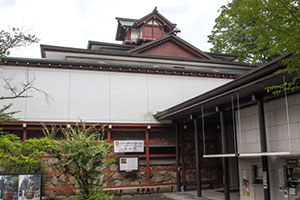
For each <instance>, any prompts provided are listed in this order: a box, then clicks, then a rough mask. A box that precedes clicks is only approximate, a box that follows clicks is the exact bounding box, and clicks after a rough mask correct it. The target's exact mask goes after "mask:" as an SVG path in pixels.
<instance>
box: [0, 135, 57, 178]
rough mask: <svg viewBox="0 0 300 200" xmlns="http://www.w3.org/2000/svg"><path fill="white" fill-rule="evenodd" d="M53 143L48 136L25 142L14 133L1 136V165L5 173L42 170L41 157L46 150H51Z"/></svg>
mask: <svg viewBox="0 0 300 200" xmlns="http://www.w3.org/2000/svg"><path fill="white" fill-rule="evenodd" d="M51 149H52V144H51V142H50V140H49V139H48V138H41V139H28V140H26V141H24V142H22V141H21V140H20V138H19V137H18V136H16V135H14V134H4V133H2V134H1V136H0V166H1V169H2V170H1V171H2V172H5V173H34V172H42V171H43V165H42V163H41V160H40V159H39V157H40V156H42V155H43V154H44V153H45V152H47V151H51Z"/></svg>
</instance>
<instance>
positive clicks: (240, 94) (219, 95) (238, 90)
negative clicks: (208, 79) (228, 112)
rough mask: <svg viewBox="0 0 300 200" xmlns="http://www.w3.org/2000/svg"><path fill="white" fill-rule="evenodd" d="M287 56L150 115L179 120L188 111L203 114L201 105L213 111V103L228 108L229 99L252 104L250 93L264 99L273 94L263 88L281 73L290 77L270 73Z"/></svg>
mask: <svg viewBox="0 0 300 200" xmlns="http://www.w3.org/2000/svg"><path fill="white" fill-rule="evenodd" d="M288 56H289V55H285V56H282V57H279V58H278V59H275V60H273V61H271V62H269V63H267V64H265V65H263V66H261V67H257V68H255V69H253V70H251V71H249V72H248V73H245V74H243V75H242V76H240V77H239V78H237V79H236V80H234V81H231V82H229V83H227V84H225V85H222V86H220V87H218V88H216V89H213V90H211V91H209V92H206V93H204V94H202V95H199V96H197V97H195V98H192V99H190V100H188V101H185V102H183V103H181V104H178V105H176V106H173V107H171V108H169V109H166V110H164V111H161V112H158V113H157V114H155V115H154V117H155V118H156V119H157V120H183V119H188V118H189V116H190V115H193V116H199V115H201V114H203V113H202V109H203V110H204V113H206V114H213V113H216V110H215V108H216V107H222V108H223V109H232V100H234V101H238V100H239V101H240V104H241V105H243V104H244V105H249V104H253V103H255V102H254V100H253V97H252V95H253V94H262V95H263V96H264V98H265V100H267V99H268V98H269V99H270V98H274V96H273V95H271V94H268V93H266V90H265V88H266V87H268V86H272V85H275V84H281V83H283V77H282V76H285V78H286V80H287V81H288V80H290V79H291V78H292V76H291V75H283V74H280V75H278V74H274V72H276V71H277V70H279V69H281V68H283V67H284V66H283V64H282V63H281V61H282V60H283V59H285V58H287V57H288Z"/></svg>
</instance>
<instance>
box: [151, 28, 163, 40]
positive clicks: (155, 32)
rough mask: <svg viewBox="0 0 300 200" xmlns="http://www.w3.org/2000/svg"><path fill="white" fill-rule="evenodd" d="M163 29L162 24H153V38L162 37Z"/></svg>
mask: <svg viewBox="0 0 300 200" xmlns="http://www.w3.org/2000/svg"><path fill="white" fill-rule="evenodd" d="M162 35H163V34H162V29H161V27H160V26H153V38H161V37H162Z"/></svg>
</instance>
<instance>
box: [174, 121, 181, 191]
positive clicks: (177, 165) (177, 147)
mask: <svg viewBox="0 0 300 200" xmlns="http://www.w3.org/2000/svg"><path fill="white" fill-rule="evenodd" d="M175 131H176V180H177V184H176V186H177V187H176V189H177V192H180V186H181V182H180V152H179V138H180V132H179V124H178V123H175Z"/></svg>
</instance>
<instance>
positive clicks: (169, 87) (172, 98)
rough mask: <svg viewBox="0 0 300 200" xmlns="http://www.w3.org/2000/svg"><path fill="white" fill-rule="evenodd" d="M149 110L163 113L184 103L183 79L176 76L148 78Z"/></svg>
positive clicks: (153, 76) (151, 76) (150, 76)
mask: <svg viewBox="0 0 300 200" xmlns="http://www.w3.org/2000/svg"><path fill="white" fill-rule="evenodd" d="M148 101H149V102H148V110H149V112H153V111H162V110H164V109H166V108H169V107H172V106H174V105H176V104H178V103H180V102H182V101H183V93H182V79H181V77H176V76H155V75H149V76H148Z"/></svg>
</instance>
